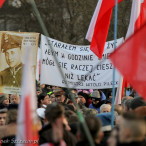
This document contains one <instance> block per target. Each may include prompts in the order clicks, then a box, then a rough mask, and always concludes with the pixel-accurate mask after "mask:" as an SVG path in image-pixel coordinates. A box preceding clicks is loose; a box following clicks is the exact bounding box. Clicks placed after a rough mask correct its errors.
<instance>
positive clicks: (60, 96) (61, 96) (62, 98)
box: [55, 91, 66, 103]
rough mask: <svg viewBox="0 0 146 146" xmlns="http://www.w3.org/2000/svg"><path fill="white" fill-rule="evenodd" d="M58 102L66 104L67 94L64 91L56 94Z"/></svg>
mask: <svg viewBox="0 0 146 146" xmlns="http://www.w3.org/2000/svg"><path fill="white" fill-rule="evenodd" d="M55 98H56V102H60V103H64V101H65V98H66V97H65V92H64V91H58V92H56V93H55Z"/></svg>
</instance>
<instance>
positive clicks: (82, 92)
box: [78, 90, 92, 107]
mask: <svg viewBox="0 0 146 146" xmlns="http://www.w3.org/2000/svg"><path fill="white" fill-rule="evenodd" d="M87 93H89V92H86V90H83V91H82V90H79V92H78V96H83V97H84V98H85V100H86V103H85V106H86V107H89V105H90V104H91V103H92V100H91V97H90V95H89V94H90V93H89V94H87Z"/></svg>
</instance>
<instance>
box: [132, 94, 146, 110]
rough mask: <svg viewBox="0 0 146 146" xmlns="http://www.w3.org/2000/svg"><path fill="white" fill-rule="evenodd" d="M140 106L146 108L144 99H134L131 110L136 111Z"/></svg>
mask: <svg viewBox="0 0 146 146" xmlns="http://www.w3.org/2000/svg"><path fill="white" fill-rule="evenodd" d="M139 106H146V102H145V101H144V100H143V99H142V97H135V98H133V100H132V101H131V103H130V108H131V109H132V110H134V109H136V108H137V107H139Z"/></svg>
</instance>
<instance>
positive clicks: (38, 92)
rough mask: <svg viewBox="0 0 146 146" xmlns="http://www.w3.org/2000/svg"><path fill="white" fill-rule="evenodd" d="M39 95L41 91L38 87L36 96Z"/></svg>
mask: <svg viewBox="0 0 146 146" xmlns="http://www.w3.org/2000/svg"><path fill="white" fill-rule="evenodd" d="M40 94H41V89H40V87H36V95H37V96H38V95H40Z"/></svg>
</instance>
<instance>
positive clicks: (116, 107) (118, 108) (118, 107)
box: [114, 105, 123, 115]
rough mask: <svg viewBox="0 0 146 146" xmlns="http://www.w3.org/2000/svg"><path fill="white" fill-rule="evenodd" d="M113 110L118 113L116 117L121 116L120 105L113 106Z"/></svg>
mask: <svg viewBox="0 0 146 146" xmlns="http://www.w3.org/2000/svg"><path fill="white" fill-rule="evenodd" d="M114 110H115V111H116V112H117V113H118V115H121V114H122V112H123V109H122V106H121V105H115V108H114Z"/></svg>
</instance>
